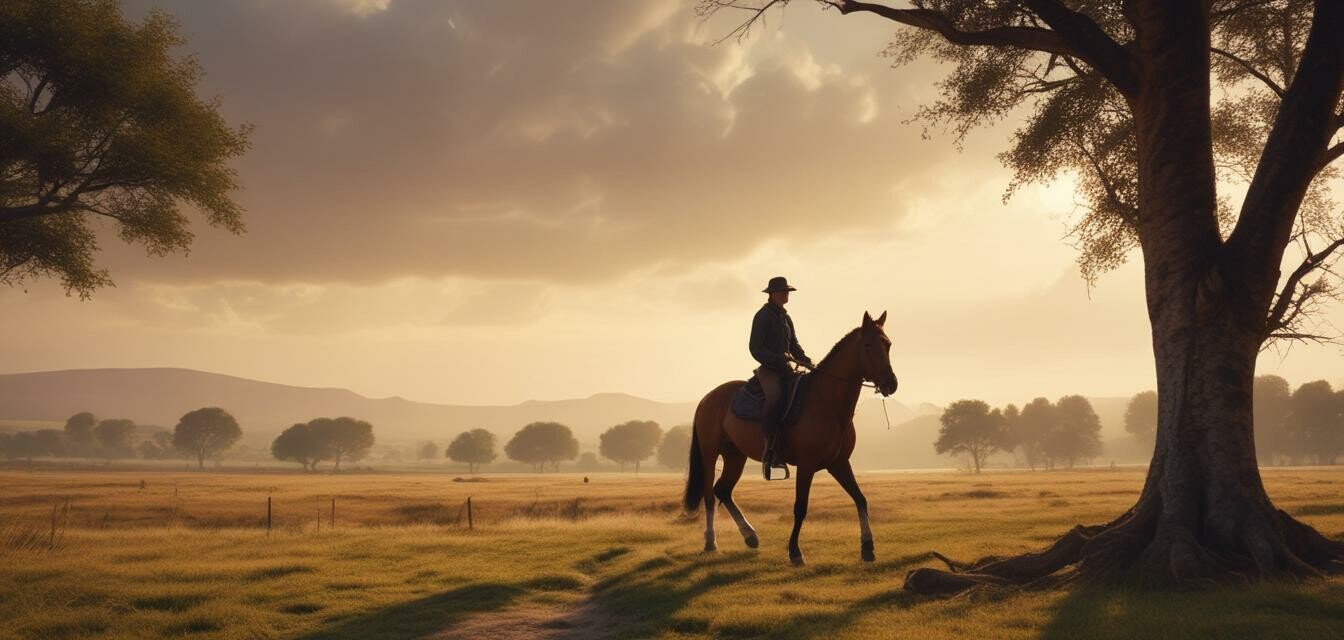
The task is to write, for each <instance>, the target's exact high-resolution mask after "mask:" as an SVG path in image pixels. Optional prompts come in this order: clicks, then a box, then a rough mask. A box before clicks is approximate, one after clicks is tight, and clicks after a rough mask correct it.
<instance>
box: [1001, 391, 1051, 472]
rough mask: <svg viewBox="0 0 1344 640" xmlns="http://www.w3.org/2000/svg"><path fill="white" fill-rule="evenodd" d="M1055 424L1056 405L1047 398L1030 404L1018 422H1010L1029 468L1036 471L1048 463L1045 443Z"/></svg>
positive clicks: (1024, 408) (1023, 410)
mask: <svg viewBox="0 0 1344 640" xmlns="http://www.w3.org/2000/svg"><path fill="white" fill-rule="evenodd" d="M1055 423H1056V419H1055V405H1054V404H1052V403H1051V402H1050V401H1049V400H1047V399H1045V398H1036V399H1035V400H1032V401H1031V402H1028V403H1027V404H1026V406H1024V407H1022V412H1021V413H1020V414H1019V415H1018V417H1017V420H1013V421H1009V423H1008V428H1009V429H1010V430H1011V431H1010V433H1011V434H1012V436H1013V442H1014V443H1015V444H1016V445H1017V448H1018V449H1020V450H1021V451H1022V457H1023V458H1025V459H1026V461H1027V467H1029V468H1031V469H1033V470H1034V469H1036V467H1039V466H1043V465H1045V464H1046V463H1047V460H1046V455H1045V451H1044V443H1045V438H1046V436H1048V435H1049V434H1050V431H1051V430H1053V429H1054V428H1055Z"/></svg>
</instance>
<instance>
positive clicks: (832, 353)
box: [816, 327, 863, 371]
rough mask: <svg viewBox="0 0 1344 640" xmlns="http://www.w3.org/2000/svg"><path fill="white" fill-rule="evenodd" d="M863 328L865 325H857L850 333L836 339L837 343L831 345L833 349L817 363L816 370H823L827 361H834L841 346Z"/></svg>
mask: <svg viewBox="0 0 1344 640" xmlns="http://www.w3.org/2000/svg"><path fill="white" fill-rule="evenodd" d="M862 329H863V327H855V328H854V329H853V330H851V331H850V332H849V333H846V334H845V335H844V336H843V337H841V338H840V340H838V341H836V343H835V344H834V345H832V346H831V350H830V351H828V352H826V357H824V358H822V359H821V361H820V362H818V363H817V368H816V370H817V371H821V370H823V369H825V368H826V364H827V363H833V361H834V357H835V354H837V353H839V352H840V347H841V346H842V345H844V344H845V342H847V341H849V339H850V338H852V337H854V335H855V334H857V333H858V332H859V331H860V330H862Z"/></svg>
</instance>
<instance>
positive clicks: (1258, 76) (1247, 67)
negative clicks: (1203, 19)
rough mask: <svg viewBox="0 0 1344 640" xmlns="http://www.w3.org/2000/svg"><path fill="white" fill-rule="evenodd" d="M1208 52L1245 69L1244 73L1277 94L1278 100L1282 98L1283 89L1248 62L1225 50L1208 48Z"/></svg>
mask: <svg viewBox="0 0 1344 640" xmlns="http://www.w3.org/2000/svg"><path fill="white" fill-rule="evenodd" d="M1209 51H1211V52H1213V53H1216V54H1218V55H1220V56H1222V57H1224V58H1227V59H1228V60H1231V61H1232V62H1235V63H1237V65H1238V66H1240V67H1241V68H1242V69H1245V70H1246V73H1249V74H1251V75H1252V76H1255V78H1256V79H1257V80H1259V81H1260V82H1263V83H1265V86H1267V87H1269V89H1270V90H1271V91H1273V92H1274V93H1276V94H1278V96H1279V97H1280V98H1282V97H1283V93H1284V92H1283V87H1281V86H1279V83H1277V82H1275V81H1274V79H1273V78H1271V77H1269V76H1268V75H1266V74H1265V73H1264V72H1263V71H1261V70H1259V69H1256V68H1255V67H1254V66H1252V65H1251V63H1249V62H1247V61H1245V60H1243V59H1241V58H1239V57H1237V56H1235V55H1233V54H1232V52H1230V51H1227V50H1225V49H1219V48H1218V47H1209Z"/></svg>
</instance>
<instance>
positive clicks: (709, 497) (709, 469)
mask: <svg viewBox="0 0 1344 640" xmlns="http://www.w3.org/2000/svg"><path fill="white" fill-rule="evenodd" d="M702 455H703V456H704V458H703V460H704V463H703V467H704V471H703V473H704V480H703V482H704V484H703V485H702V486H703V487H705V551H718V550H719V544H718V542H716V541H715V535H714V509H715V507H714V491H713V490H712V489H711V488H712V487H713V486H714V464H715V463H716V462H717V461H718V459H719V454H718V452H712V453H702Z"/></svg>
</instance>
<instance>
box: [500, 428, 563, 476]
mask: <svg viewBox="0 0 1344 640" xmlns="http://www.w3.org/2000/svg"><path fill="white" fill-rule="evenodd" d="M504 454H505V455H507V456H509V458H510V459H511V460H517V461H518V462H524V463H527V464H530V465H532V469H533V471H542V470H543V469H545V466H546V465H547V464H551V465H552V466H553V467H554V468H555V470H556V471H559V470H560V462H561V461H562V460H573V459H574V458H577V457H578V456H579V441H578V440H576V439H575V438H574V434H573V432H571V431H570V430H569V427H566V426H565V425H563V424H560V423H558V422H533V423H531V424H529V425H527V426H525V427H523V428H522V429H519V430H518V433H515V434H513V438H511V439H510V440H509V443H508V444H506V445H504Z"/></svg>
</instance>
